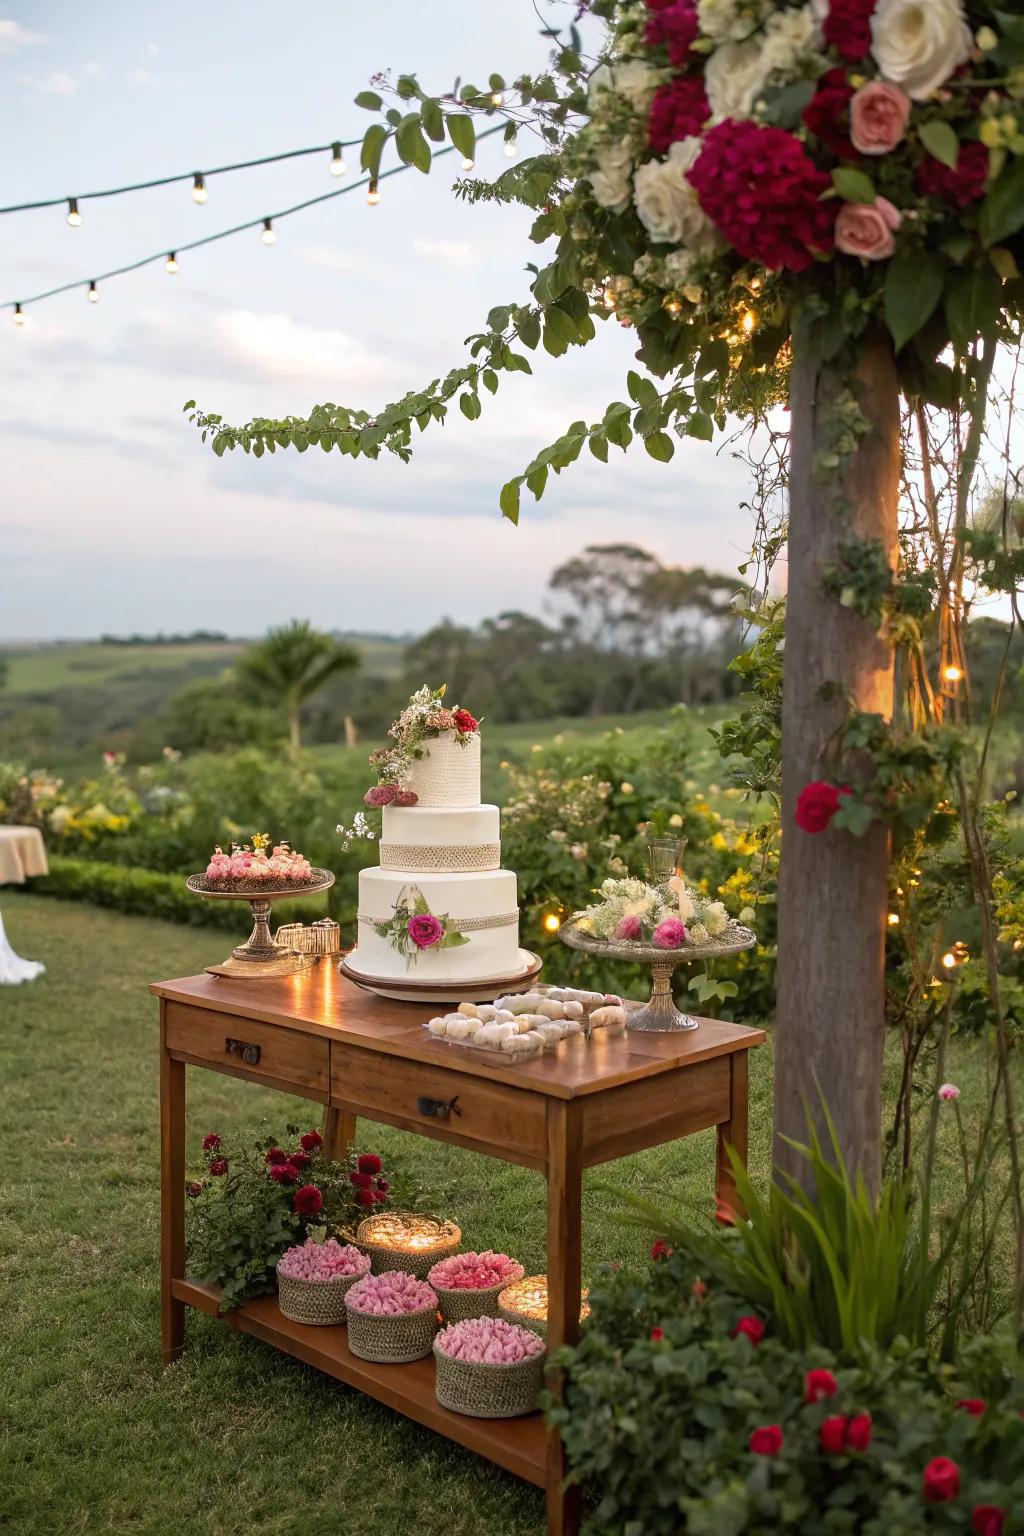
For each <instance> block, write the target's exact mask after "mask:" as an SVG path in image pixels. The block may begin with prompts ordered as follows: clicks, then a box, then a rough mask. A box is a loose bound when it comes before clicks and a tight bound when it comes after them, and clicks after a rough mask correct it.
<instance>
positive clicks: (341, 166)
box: [330, 141, 345, 176]
mask: <svg viewBox="0 0 1024 1536" xmlns="http://www.w3.org/2000/svg"><path fill="white" fill-rule="evenodd" d="M330 172H331V175H332V176H344V174H345V157H344V155H343V154H342V153H341V143H340V141H338V142H335V143H334V144H332V145H331V164H330Z"/></svg>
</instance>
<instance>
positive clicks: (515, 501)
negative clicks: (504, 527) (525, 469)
mask: <svg viewBox="0 0 1024 1536" xmlns="http://www.w3.org/2000/svg"><path fill="white" fill-rule="evenodd" d="M522 483H523V480H522V476H521V475H518V476H517V477H516V478H515V480H510V481H509V482H508V484H507V485H503V486H502V488H501V495H500V496H499V497H498V505H499V507H500V508H501V515H502V517H507V518H508V520H509V522H510V523H514V524H517V525H518V523H519V487H520V486H521V485H522Z"/></svg>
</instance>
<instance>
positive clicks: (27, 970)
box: [0, 915, 46, 986]
mask: <svg viewBox="0 0 1024 1536" xmlns="http://www.w3.org/2000/svg"><path fill="white" fill-rule="evenodd" d="M45 970H46V966H45V965H42V964H41V963H40V962H39V961H38V960H23V959H22V958H21V956H20V955H16V954H15V953H14V950H13V949H12V948H11V946H10V944H8V942H7V935H6V933H5V932H4V920H3V916H2V915H0V986H17V984H18V982H20V981H35V979H36V977H37V976H41V975H42V974H43V972H44V971H45Z"/></svg>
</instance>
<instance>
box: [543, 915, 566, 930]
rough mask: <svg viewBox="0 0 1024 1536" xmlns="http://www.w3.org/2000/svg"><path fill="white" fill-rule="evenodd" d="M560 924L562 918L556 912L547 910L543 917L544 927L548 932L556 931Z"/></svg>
mask: <svg viewBox="0 0 1024 1536" xmlns="http://www.w3.org/2000/svg"><path fill="white" fill-rule="evenodd" d="M561 926H562V919H561V918H560V917H559V915H558V913H557V912H549V913H548V915H547V916H546V917H545V919H544V927H545V928H546V929H547V931H548V933H557V932H558V930H559V928H561Z"/></svg>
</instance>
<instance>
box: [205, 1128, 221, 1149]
mask: <svg viewBox="0 0 1024 1536" xmlns="http://www.w3.org/2000/svg"><path fill="white" fill-rule="evenodd" d="M219 1146H220V1137H219V1136H218V1135H217V1132H216V1131H211V1132H210V1134H209V1136H204V1137H203V1151H204V1152H216V1150H217V1148H218V1147H219Z"/></svg>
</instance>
